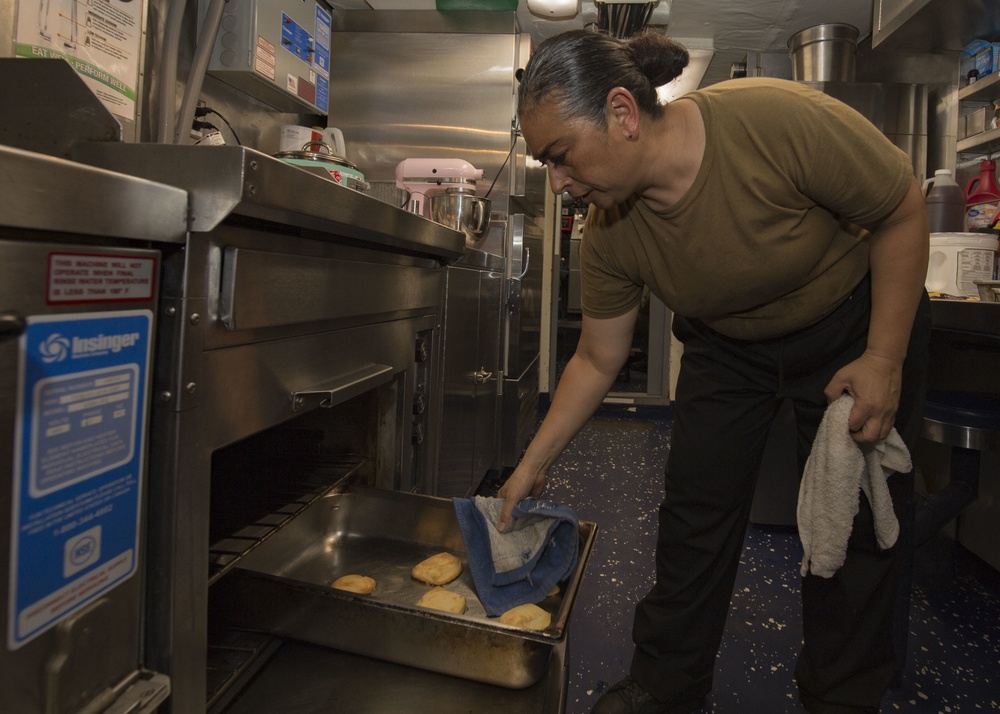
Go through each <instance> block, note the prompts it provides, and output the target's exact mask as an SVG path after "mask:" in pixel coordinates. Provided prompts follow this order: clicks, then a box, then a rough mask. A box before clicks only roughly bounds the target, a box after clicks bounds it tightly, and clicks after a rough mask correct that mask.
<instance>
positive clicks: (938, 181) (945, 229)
mask: <svg viewBox="0 0 1000 714" xmlns="http://www.w3.org/2000/svg"><path fill="white" fill-rule="evenodd" d="M923 190H924V203H926V204H927V220H928V222H929V223H930V230H931V233H961V232H962V231H964V230H965V193H964V192H963V191H962V189H961V188H960V187H959V185H958V184H957V183H955V179H954V177H952V175H951V171H950V170H949V169H938V170H937V171H935V172H934V178H930V179H927V180H926V181H924V189H923Z"/></svg>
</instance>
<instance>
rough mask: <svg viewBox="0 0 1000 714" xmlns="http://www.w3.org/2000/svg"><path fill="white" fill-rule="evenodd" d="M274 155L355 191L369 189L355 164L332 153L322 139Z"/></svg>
mask: <svg viewBox="0 0 1000 714" xmlns="http://www.w3.org/2000/svg"><path fill="white" fill-rule="evenodd" d="M317 147H318V150H315V149H317ZM274 157H275V158H276V159H281V160H282V161H284V162H285V163H288V164H292V165H293V166H298V167H299V168H303V169H305V170H307V171H309V172H310V173H315V174H317V175H319V176H322V177H323V178H325V179H329V180H330V181H333V182H334V183H339V184H341V185H343V186H346V187H347V188H353V189H354V190H355V191H359V192H361V193H366V192H367V191H368V189H369V185H368V182H367V181H365V176H364V174H363V173H361V172H360V171H359V170H358V167H357V165H355V164H353V163H351V162H350V161H348V160H347V159H345V158H344V157H342V156H337V155H336V154H334V153H333V149H332V148H331V147H330V145H329V144H326V143H324V142H322V141H310V142H307V143H305V144H303V145H302V149H301V150H299V151H279V152H278V153H277V154H275V155H274Z"/></svg>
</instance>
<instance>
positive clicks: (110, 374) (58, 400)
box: [7, 310, 153, 650]
mask: <svg viewBox="0 0 1000 714" xmlns="http://www.w3.org/2000/svg"><path fill="white" fill-rule="evenodd" d="M152 323H153V315H152V312H150V311H149V310H133V311H121V312H100V313H85V314H75V315H43V316H35V317H31V318H29V319H28V325H27V329H26V330H25V332H24V333H23V334H22V335H21V338H20V365H19V373H18V393H17V404H16V412H15V414H16V417H15V443H14V478H13V483H14V492H13V498H12V519H11V521H12V526H11V558H10V561H11V565H10V568H11V576H10V612H9V623H8V624H9V626H8V628H7V632H8V638H7V639H8V641H7V646H8V648H9V649H11V650H14V649H17V648H19V647H21V646H22V645H23V644H25V643H26V642H28V641H29V640H31V639H33V638H34V637H36V636H38V635H40V634H41V633H43V632H45V631H46V630H48V629H49V628H50V627H52V626H54V625H56V624H57V623H58V622H59V621H60V620H62V619H63V618H64V617H66V616H67V615H68V614H70V613H71V612H73V611H75V610H77V609H79V608H80V607H82V606H84V605H86V604H87V603H89V602H91V601H92V600H94V599H95V598H97V597H98V596H100V595H101V594H103V593H105V592H107V591H108V590H110V589H112V588H114V587H115V586H116V585H118V584H120V583H122V582H123V581H125V580H126V579H127V578H129V577H130V576H131V575H132V574H134V573H135V572H136V569H137V566H138V563H137V560H138V549H139V515H140V507H141V504H142V479H141V477H142V469H143V457H144V451H145V435H146V428H147V417H146V404H147V399H148V384H147V383H148V380H149V364H150V357H151V334H152Z"/></svg>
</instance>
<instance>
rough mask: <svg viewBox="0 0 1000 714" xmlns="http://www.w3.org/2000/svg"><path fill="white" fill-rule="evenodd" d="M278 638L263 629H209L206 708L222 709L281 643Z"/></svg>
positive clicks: (223, 709)
mask: <svg viewBox="0 0 1000 714" xmlns="http://www.w3.org/2000/svg"><path fill="white" fill-rule="evenodd" d="M282 642H283V641H282V639H281V638H280V637H275V636H274V635H270V634H267V633H265V632H252V631H250V630H236V629H226V630H221V631H216V632H213V633H212V634H211V636H210V638H209V643H208V652H207V658H206V660H207V665H208V666H207V679H206V682H205V683H206V700H207V701H206V711H207V712H209V713H210V714H215V713H216V712H222V711H225V709H226V707H227V706H228V705H229V704H230V703H231V702H232V699H233V696H234V695H235V694H237V693H238V692H239V691H240V690H241V687H240V686H238V684H239V683H240V682H243V681H249V680H250V679H251V678H252V677H253V676H254V675H255V674H256V673H257V672H258V671H260V669H261V668H262V667H263V666H264V665H265V664H267V661H268V660H269V659H270V658H271V657H272V656H273V655H274V653H275V652H277V651H278V649H279V648H280V647H281V644H282Z"/></svg>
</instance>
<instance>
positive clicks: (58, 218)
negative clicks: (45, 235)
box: [0, 145, 187, 243]
mask: <svg viewBox="0 0 1000 714" xmlns="http://www.w3.org/2000/svg"><path fill="white" fill-rule="evenodd" d="M0 166H3V171H0V215H2V216H3V220H2V223H3V225H4V226H5V227H8V228H24V229H29V230H38V231H52V232H61V231H65V232H67V233H72V234H74V235H91V236H99V237H101V238H125V239H134V238H136V237H140V236H141V237H142V239H143V240H153V241H160V242H165V243H183V242H184V241H185V240H186V238H187V222H186V220H185V218H186V216H187V193H186V192H185V191H183V190H181V189H178V188H176V187H174V186H170V185H164V184H161V183H154V182H153V181H149V180H146V179H141V178H135V177H133V176H125V175H123V174H120V173H116V172H114V171H106V170H104V169H100V168H94V167H91V166H84V165H82V164H78V163H74V162H72V161H67V160H65V159H59V158H56V157H53V156H47V155H45V154H39V153H35V152H32V151H23V150H21V149H15V148H13V147H10V146H2V145H0ZM137 207H141V208H139V209H138V210H137Z"/></svg>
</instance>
